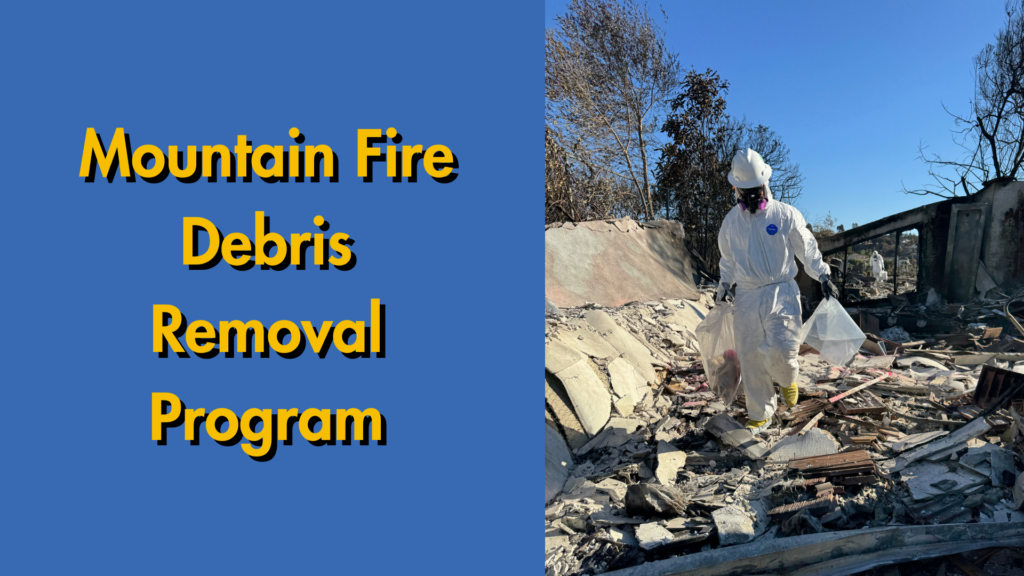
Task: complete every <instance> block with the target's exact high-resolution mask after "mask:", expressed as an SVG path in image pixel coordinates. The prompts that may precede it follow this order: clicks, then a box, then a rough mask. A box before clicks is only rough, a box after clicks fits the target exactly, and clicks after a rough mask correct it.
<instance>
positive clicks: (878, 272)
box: [869, 250, 889, 282]
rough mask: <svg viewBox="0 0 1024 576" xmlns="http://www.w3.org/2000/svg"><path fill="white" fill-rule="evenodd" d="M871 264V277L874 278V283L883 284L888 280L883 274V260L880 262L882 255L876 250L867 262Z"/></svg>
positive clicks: (887, 276)
mask: <svg viewBox="0 0 1024 576" xmlns="http://www.w3.org/2000/svg"><path fill="white" fill-rule="evenodd" d="M869 263H870V264H871V275H872V276H874V277H875V282H885V281H886V280H888V279H889V275H888V274H887V273H886V272H885V260H882V255H881V254H879V253H878V250H875V251H874V254H872V255H871V259H870V260H869Z"/></svg>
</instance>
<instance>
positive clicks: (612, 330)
mask: <svg viewBox="0 0 1024 576" xmlns="http://www.w3.org/2000/svg"><path fill="white" fill-rule="evenodd" d="M586 319H587V322H589V323H590V325H591V326H593V327H594V329H595V330H597V332H598V333H599V334H600V335H601V337H602V338H604V339H605V341H606V342H608V343H609V344H611V346H612V348H615V350H616V351H617V352H619V353H620V354H622V355H623V357H624V358H625V359H626V360H627V361H628V362H629V363H630V364H632V365H633V367H634V368H636V369H637V370H638V371H639V372H640V374H641V375H642V376H643V377H644V381H645V382H647V383H648V384H656V383H657V374H656V373H655V371H654V367H653V366H652V362H653V360H654V357H653V356H651V354H650V352H649V351H648V350H647V348H646V347H645V346H644V345H643V344H641V343H640V341H639V340H637V339H636V338H634V337H633V335H632V334H630V333H629V332H627V331H626V330H625V329H623V328H622V327H621V326H619V325H618V324H616V323H615V320H613V319H612V317H611V316H609V315H608V313H606V312H604V311H603V310H591V311H590V312H587V314H586Z"/></svg>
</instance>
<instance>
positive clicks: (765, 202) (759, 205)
mask: <svg viewBox="0 0 1024 576" xmlns="http://www.w3.org/2000/svg"><path fill="white" fill-rule="evenodd" d="M767 207H768V200H761V201H760V202H758V203H757V209H758V210H764V209H765V208H767ZM740 210H743V211H744V212H746V211H747V203H746V202H743V201H742V200H741V201H740Z"/></svg>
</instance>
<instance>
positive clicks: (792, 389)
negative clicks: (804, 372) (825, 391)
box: [780, 382, 800, 408]
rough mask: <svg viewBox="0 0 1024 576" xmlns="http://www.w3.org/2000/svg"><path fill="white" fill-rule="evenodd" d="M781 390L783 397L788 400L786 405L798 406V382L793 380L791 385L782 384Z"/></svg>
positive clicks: (789, 406) (788, 406)
mask: <svg viewBox="0 0 1024 576" xmlns="http://www.w3.org/2000/svg"><path fill="white" fill-rule="evenodd" d="M780 390H782V399H783V400H785V401H786V407H787V408H792V407H793V406H796V401H797V400H798V399H799V397H800V387H799V386H798V385H797V383H796V382H793V384H791V385H789V386H780Z"/></svg>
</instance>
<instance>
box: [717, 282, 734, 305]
mask: <svg viewBox="0 0 1024 576" xmlns="http://www.w3.org/2000/svg"><path fill="white" fill-rule="evenodd" d="M732 301H733V297H732V292H730V291H729V289H728V288H726V287H725V286H721V285H720V286H719V287H718V292H715V303H716V304H717V303H719V302H729V303H730V304H731V303H732Z"/></svg>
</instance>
